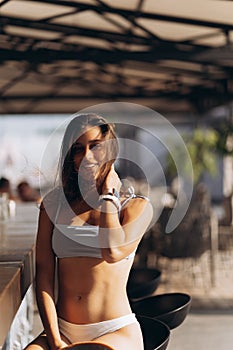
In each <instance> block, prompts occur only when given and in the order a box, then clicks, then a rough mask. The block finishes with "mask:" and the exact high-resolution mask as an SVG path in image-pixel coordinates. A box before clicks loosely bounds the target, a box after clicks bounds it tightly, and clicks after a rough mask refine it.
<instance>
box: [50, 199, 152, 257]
mask: <svg viewBox="0 0 233 350" xmlns="http://www.w3.org/2000/svg"><path fill="white" fill-rule="evenodd" d="M135 197H142V198H145V199H147V200H148V198H147V197H143V196H137V195H135V194H133V195H131V196H130V197H129V198H127V199H126V200H125V201H124V202H123V203H122V207H123V206H124V205H125V204H126V203H127V202H128V201H129V200H130V199H132V198H135ZM60 208H61V202H59V205H58V208H57V213H56V216H55V220H54V230H53V236H52V249H53V251H54V253H55V255H56V256H57V257H58V258H67V257H82V256H86V257H93V258H99V259H102V254H101V248H100V243H99V226H94V225H83V226H67V225H64V224H58V223H57V218H58V214H59V211H60ZM134 255H135V251H134V252H132V253H131V254H130V255H129V256H128V257H127V258H126V259H130V258H133V257H134Z"/></svg>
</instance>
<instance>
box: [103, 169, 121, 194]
mask: <svg viewBox="0 0 233 350" xmlns="http://www.w3.org/2000/svg"><path fill="white" fill-rule="evenodd" d="M113 188H115V189H116V190H117V191H118V192H119V191H120V188H121V180H120V178H119V176H118V174H117V173H116V171H115V169H114V165H112V166H111V169H110V171H109V173H108V175H107V176H106V179H105V182H104V184H103V187H102V192H103V193H106V192H108V191H109V190H112V189H113Z"/></svg>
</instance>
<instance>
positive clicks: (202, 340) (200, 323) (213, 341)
mask: <svg viewBox="0 0 233 350" xmlns="http://www.w3.org/2000/svg"><path fill="white" fill-rule="evenodd" d="M232 348H233V312H232V313H226V312H224V313H220V312H214V311H211V312H209V313H190V314H189V315H188V316H187V318H186V319H185V321H184V322H183V324H181V325H180V326H179V327H177V328H175V329H173V330H172V331H171V337H170V341H169V344H168V347H167V350H219V349H221V350H231V349H232Z"/></svg>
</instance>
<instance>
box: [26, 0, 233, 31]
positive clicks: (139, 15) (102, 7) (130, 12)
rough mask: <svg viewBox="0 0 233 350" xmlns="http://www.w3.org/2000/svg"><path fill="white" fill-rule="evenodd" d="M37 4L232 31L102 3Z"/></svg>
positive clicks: (47, 0)
mask: <svg viewBox="0 0 233 350" xmlns="http://www.w3.org/2000/svg"><path fill="white" fill-rule="evenodd" d="M30 1H33V2H37V3H48V4H54V5H56V6H59V5H60V6H66V7H67V6H68V7H73V8H78V9H84V10H92V11H95V12H98V13H100V14H101V13H103V12H108V13H112V14H118V15H120V16H124V17H126V18H127V17H130V16H132V17H133V18H146V19H153V20H160V21H168V22H175V23H183V24H191V25H197V26H203V27H210V28H218V29H222V30H233V25H232V24H228V23H219V22H213V21H203V20H197V19H193V18H184V17H179V16H177V15H176V16H170V15H161V14H158V13H150V12H144V11H134V10H126V9H120V8H116V7H110V6H108V5H105V4H103V3H101V4H98V5H92V4H90V3H88V4H87V3H84V2H75V1H62V0H60V1H59V2H58V1H57V0H39V1H37V0H30Z"/></svg>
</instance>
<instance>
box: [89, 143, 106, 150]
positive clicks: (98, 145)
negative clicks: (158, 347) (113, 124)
mask: <svg viewBox="0 0 233 350" xmlns="http://www.w3.org/2000/svg"><path fill="white" fill-rule="evenodd" d="M102 147H103V145H102V144H101V143H97V144H96V145H92V146H91V147H90V149H93V151H97V150H100V149H101V148H102Z"/></svg>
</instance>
